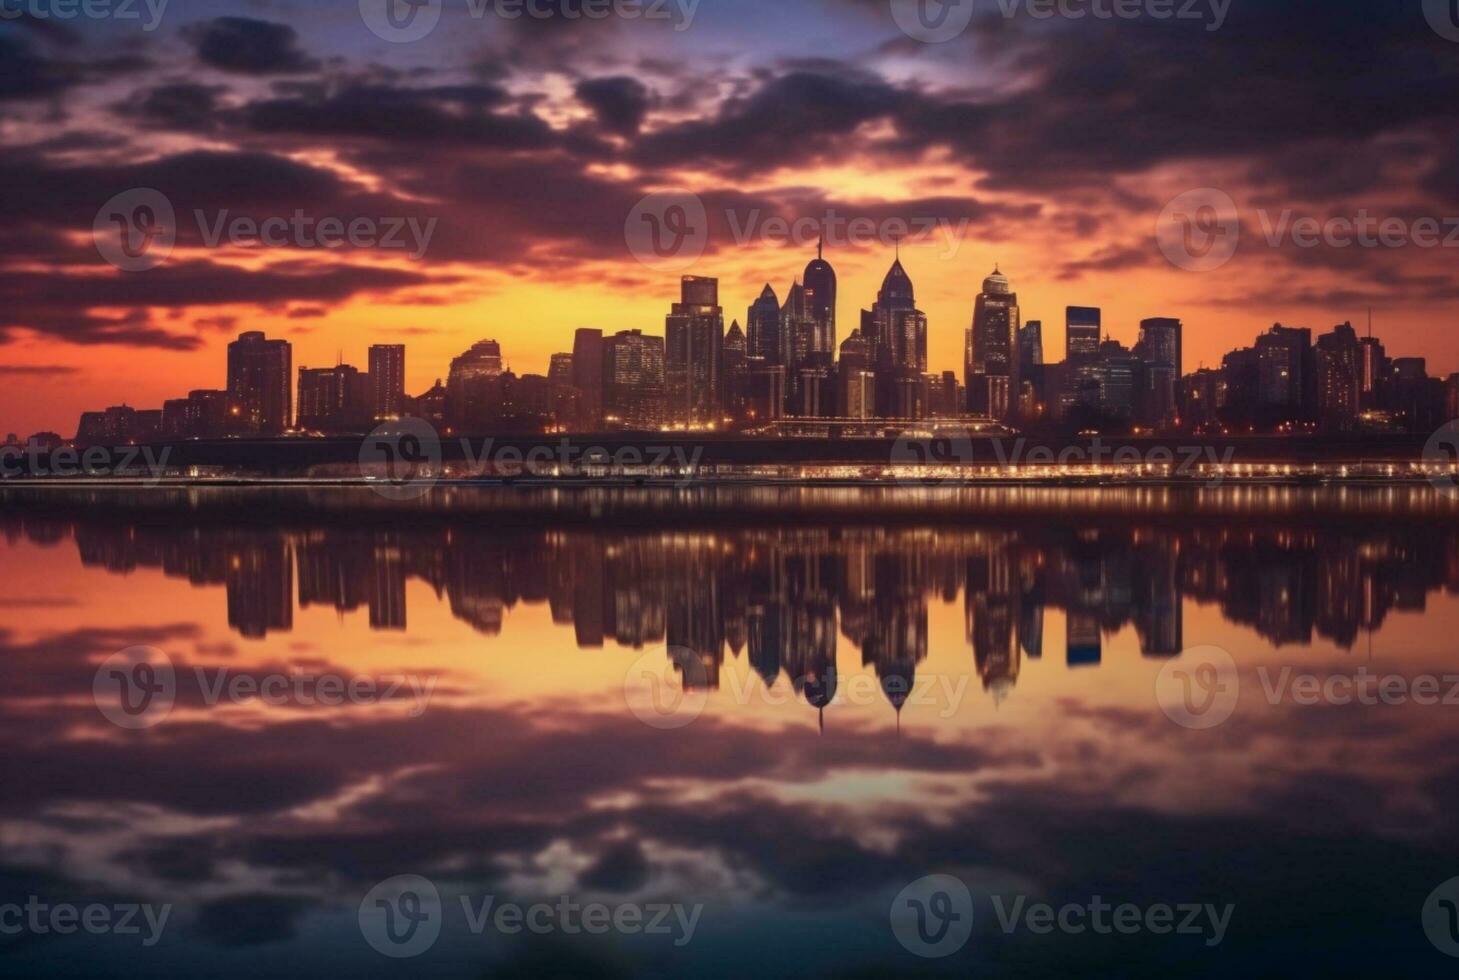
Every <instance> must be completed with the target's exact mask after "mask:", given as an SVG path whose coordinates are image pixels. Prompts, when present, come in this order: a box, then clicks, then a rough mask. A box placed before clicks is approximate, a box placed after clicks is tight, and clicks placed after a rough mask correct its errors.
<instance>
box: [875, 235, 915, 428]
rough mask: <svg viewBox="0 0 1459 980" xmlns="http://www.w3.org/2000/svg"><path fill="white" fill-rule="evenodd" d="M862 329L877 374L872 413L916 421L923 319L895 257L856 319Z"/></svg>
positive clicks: (913, 291)
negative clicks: (873, 297) (870, 303)
mask: <svg viewBox="0 0 1459 980" xmlns="http://www.w3.org/2000/svg"><path fill="white" fill-rule="evenodd" d="M862 324H863V326H862V333H863V334H869V336H868V340H869V341H870V346H871V353H872V361H873V364H874V365H875V370H876V375H877V382H876V387H877V414H878V415H880V416H884V417H893V418H916V417H918V416H920V415H921V413H922V409H923V408H924V407H925V406H924V404H923V402H922V399H921V396H922V395H923V394H925V388H926V386H925V385H924V384H923V380H922V376H923V375H924V374H925V373H926V372H927V314H925V313H923V312H922V311H921V310H919V309H917V297H916V290H915V288H914V287H913V285H912V278H911V277H910V276H908V275H907V270H906V269H905V268H903V267H902V260H901V257H900V256H898V257H897V259H896V261H895V262H893V263H892V267H891V269H889V270H888V271H887V274H886V277H885V278H884V279H883V280H882V284H881V290H880V291H879V292H878V293H877V295H876V303H875V304H874V305H873V306H872V308H871V310H870V311H869V312H864V313H863V314H862Z"/></svg>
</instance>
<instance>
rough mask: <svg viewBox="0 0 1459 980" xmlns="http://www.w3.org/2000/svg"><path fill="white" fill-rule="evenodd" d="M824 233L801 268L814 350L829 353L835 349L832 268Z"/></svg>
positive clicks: (833, 278) (834, 279) (834, 281)
mask: <svg viewBox="0 0 1459 980" xmlns="http://www.w3.org/2000/svg"><path fill="white" fill-rule="evenodd" d="M825 247H826V240H825V238H824V236H823V237H822V238H821V240H820V242H819V243H818V244H817V245H816V257H815V259H814V260H813V261H812V262H811V263H810V264H809V265H807V266H806V267H805V290H806V301H807V304H808V305H809V307H810V315H811V319H812V320H814V321H815V324H816V334H815V350H816V352H818V353H822V354H831V353H834V352H835V350H836V270H835V269H833V268H831V263H829V262H827V261H826V258H825Z"/></svg>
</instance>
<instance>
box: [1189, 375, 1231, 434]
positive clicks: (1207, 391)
mask: <svg viewBox="0 0 1459 980" xmlns="http://www.w3.org/2000/svg"><path fill="white" fill-rule="evenodd" d="M1224 394H1225V385H1224V383H1223V378H1222V374H1221V372H1220V371H1217V370H1215V369H1213V368H1201V369H1200V370H1198V371H1194V372H1192V373H1190V374H1188V375H1186V376H1185V378H1184V379H1182V383H1181V405H1182V408H1181V418H1182V420H1183V421H1184V422H1185V423H1186V424H1187V425H1189V426H1190V427H1191V428H1192V429H1196V430H1199V429H1202V428H1205V427H1208V426H1214V425H1216V424H1217V423H1218V422H1219V421H1220V410H1221V407H1222V404H1223V402H1222V398H1223V396H1224Z"/></svg>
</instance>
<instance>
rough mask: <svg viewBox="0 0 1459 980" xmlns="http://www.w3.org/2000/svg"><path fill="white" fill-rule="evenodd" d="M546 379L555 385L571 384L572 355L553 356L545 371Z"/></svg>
mask: <svg viewBox="0 0 1459 980" xmlns="http://www.w3.org/2000/svg"><path fill="white" fill-rule="evenodd" d="M547 378H548V380H549V381H551V382H552V383H553V384H555V385H571V384H572V383H573V371H572V355H571V354H553V355H552V360H551V362H550V366H549V367H548V369H547Z"/></svg>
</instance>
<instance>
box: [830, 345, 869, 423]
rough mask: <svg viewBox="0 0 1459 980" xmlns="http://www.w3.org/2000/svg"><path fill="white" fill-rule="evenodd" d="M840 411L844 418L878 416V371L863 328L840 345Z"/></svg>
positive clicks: (838, 376) (838, 401)
mask: <svg viewBox="0 0 1459 980" xmlns="http://www.w3.org/2000/svg"><path fill="white" fill-rule="evenodd" d="M836 386H837V398H836V411H837V414H839V415H840V416H841V418H844V419H869V418H872V417H873V416H874V415H876V374H875V372H873V371H872V359H871V344H870V343H869V342H868V341H867V339H866V338H865V337H864V336H862V334H861V331H860V330H853V331H851V335H850V336H849V337H847V338H846V340H845V341H843V342H842V344H841V361H840V363H839V364H838V365H837V375H836Z"/></svg>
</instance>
